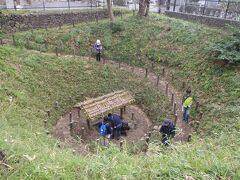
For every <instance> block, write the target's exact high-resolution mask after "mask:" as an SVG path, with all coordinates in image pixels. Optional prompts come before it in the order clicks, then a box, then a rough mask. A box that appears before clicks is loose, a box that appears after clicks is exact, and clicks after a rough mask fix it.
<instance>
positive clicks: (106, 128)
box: [98, 117, 112, 145]
mask: <svg viewBox="0 0 240 180" xmlns="http://www.w3.org/2000/svg"><path fill="white" fill-rule="evenodd" d="M98 129H99V134H100V136H101V137H103V144H104V145H105V144H106V138H110V135H111V134H112V131H111V127H110V125H109V123H108V118H107V117H104V118H103V120H102V122H100V123H99V125H98Z"/></svg>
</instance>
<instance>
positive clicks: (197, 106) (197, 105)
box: [196, 101, 199, 111]
mask: <svg viewBox="0 0 240 180" xmlns="http://www.w3.org/2000/svg"><path fill="white" fill-rule="evenodd" d="M198 108H199V101H197V103H196V111H197V110H198Z"/></svg>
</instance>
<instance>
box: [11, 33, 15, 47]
mask: <svg viewBox="0 0 240 180" xmlns="http://www.w3.org/2000/svg"><path fill="white" fill-rule="evenodd" d="M12 40H13V46H16V41H15V35H14V34H12Z"/></svg>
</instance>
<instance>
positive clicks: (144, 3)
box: [138, 0, 150, 16]
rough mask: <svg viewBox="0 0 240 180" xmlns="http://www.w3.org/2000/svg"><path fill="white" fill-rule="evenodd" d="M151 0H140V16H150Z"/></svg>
mask: <svg viewBox="0 0 240 180" xmlns="http://www.w3.org/2000/svg"><path fill="white" fill-rule="evenodd" d="M149 6H150V0H139V11H138V14H139V16H148V12H149Z"/></svg>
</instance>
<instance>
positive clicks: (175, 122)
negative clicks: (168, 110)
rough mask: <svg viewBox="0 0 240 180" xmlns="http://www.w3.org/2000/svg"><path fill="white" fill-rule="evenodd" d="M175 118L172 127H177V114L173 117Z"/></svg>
mask: <svg viewBox="0 0 240 180" xmlns="http://www.w3.org/2000/svg"><path fill="white" fill-rule="evenodd" d="M174 116H175V119H174V125H175V126H176V125H177V118H178V117H177V114H175V115H174Z"/></svg>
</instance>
